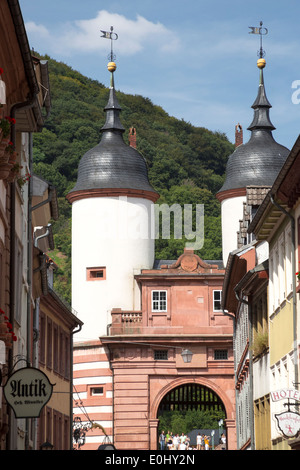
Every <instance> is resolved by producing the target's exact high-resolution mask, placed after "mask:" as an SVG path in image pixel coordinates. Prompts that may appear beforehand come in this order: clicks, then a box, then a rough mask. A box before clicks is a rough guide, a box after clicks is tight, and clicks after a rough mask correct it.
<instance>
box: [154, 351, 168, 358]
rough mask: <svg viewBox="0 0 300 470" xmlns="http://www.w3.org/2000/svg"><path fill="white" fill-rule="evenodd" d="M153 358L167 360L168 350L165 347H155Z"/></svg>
mask: <svg viewBox="0 0 300 470" xmlns="http://www.w3.org/2000/svg"><path fill="white" fill-rule="evenodd" d="M154 360H155V361H167V360H168V350H167V349H157V350H156V351H154Z"/></svg>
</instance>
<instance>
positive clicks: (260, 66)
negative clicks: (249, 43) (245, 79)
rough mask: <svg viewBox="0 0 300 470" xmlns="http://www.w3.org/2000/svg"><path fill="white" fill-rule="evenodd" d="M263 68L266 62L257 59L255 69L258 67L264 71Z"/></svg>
mask: <svg viewBox="0 0 300 470" xmlns="http://www.w3.org/2000/svg"><path fill="white" fill-rule="evenodd" d="M265 66H266V61H265V59H262V58H261V59H258V61H257V67H258V68H259V69H264V68H265Z"/></svg>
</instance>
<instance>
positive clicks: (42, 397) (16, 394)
mask: <svg viewBox="0 0 300 470" xmlns="http://www.w3.org/2000/svg"><path fill="white" fill-rule="evenodd" d="M3 391H4V396H5V399H6V401H7V403H8V404H9V405H10V406H11V407H12V409H13V411H14V413H15V417H16V418H38V417H39V415H40V412H41V410H42V408H43V407H44V406H45V405H46V404H47V403H48V401H49V400H50V398H51V396H52V392H53V385H52V384H51V383H50V381H49V379H48V377H47V376H46V374H44V372H42V371H41V370H39V369H35V368H34V367H26V368H23V369H19V370H17V371H16V372H14V373H13V374H12V375H11V376H10V377H9V379H8V380H7V383H6V385H5V386H4V388H3Z"/></svg>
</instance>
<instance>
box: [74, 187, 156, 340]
mask: <svg viewBox="0 0 300 470" xmlns="http://www.w3.org/2000/svg"><path fill="white" fill-rule="evenodd" d="M152 206H153V202H152V201H150V200H147V199H143V198H137V197H127V196H119V197H92V198H86V199H79V200H77V201H74V202H73V204H72V307H73V308H74V309H75V310H76V311H77V312H78V315H79V318H80V319H81V320H82V321H83V322H84V325H83V327H82V331H81V332H80V333H78V334H77V335H76V340H80V341H89V340H92V339H98V338H99V336H101V335H106V334H107V325H108V324H110V323H111V315H110V312H111V309H112V308H121V309H122V310H139V309H140V295H139V294H140V293H139V288H138V286H137V284H136V281H135V279H134V275H135V274H137V273H139V272H140V270H141V269H143V268H152V267H153V262H154V239H153V236H152V233H153V232H151V224H152V221H153V217H152ZM101 271H102V273H101ZM97 272H100V276H101V277H97V276H96V275H97Z"/></svg>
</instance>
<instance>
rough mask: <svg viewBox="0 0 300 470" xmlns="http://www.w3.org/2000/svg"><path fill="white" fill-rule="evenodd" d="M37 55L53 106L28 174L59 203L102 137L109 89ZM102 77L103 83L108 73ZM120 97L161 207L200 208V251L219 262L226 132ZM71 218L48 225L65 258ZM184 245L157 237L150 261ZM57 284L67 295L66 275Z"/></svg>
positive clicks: (124, 117)
mask: <svg viewBox="0 0 300 470" xmlns="http://www.w3.org/2000/svg"><path fill="white" fill-rule="evenodd" d="M37 55H38V54H37ZM42 58H44V59H46V60H48V66H49V76H50V93H51V101H52V109H51V114H50V116H49V118H48V119H47V120H46V123H45V127H44V128H43V130H42V132H40V133H37V134H34V142H33V143H34V172H35V173H36V174H37V175H40V176H42V177H43V178H44V179H46V180H47V181H50V182H51V183H53V184H54V185H55V186H56V188H57V192H58V195H59V197H60V198H61V201H62V199H64V198H65V196H66V194H67V193H68V192H69V191H70V189H71V188H72V187H74V185H75V183H76V178H77V169H78V164H79V161H80V159H81V157H82V156H83V155H84V153H85V152H86V151H88V150H89V149H91V148H92V147H94V146H95V145H97V144H98V143H99V141H100V139H101V131H100V129H101V127H102V126H103V124H104V122H105V113H104V112H103V109H104V107H105V105H106V103H107V99H108V88H107V87H106V86H104V85H103V84H101V83H100V82H98V81H96V80H91V79H89V78H87V77H85V76H83V75H81V74H80V73H79V72H77V71H75V70H73V69H72V68H71V67H69V66H67V65H66V64H64V63H62V62H57V61H55V60H53V59H51V58H50V57H48V56H45V57H42ZM116 79H117V77H116ZM105 80H106V82H107V84H108V82H109V75H105ZM118 100H119V103H120V105H121V107H122V113H121V120H122V124H123V126H124V127H125V134H124V140H125V141H127V136H128V133H129V128H130V127H132V126H133V127H135V128H136V129H137V148H138V150H139V152H140V153H141V154H142V155H143V157H144V158H145V160H146V162H147V164H148V169H149V179H150V182H151V184H152V186H153V187H154V188H155V189H156V190H157V191H158V192H159V193H160V194H161V195H162V196H161V199H160V201H159V204H160V203H161V201H165V202H166V203H168V204H171V203H179V204H197V203H201V204H204V205H205V244H204V247H203V249H202V250H201V251H200V253H199V254H200V256H201V257H203V258H204V259H216V258H218V259H219V258H220V256H221V244H220V240H221V239H220V208H219V203H218V201H217V200H216V199H215V196H214V195H215V193H216V192H217V191H218V189H219V188H220V187H221V186H222V184H223V181H224V173H225V166H226V162H227V158H228V156H229V155H230V153H232V152H233V150H234V146H233V145H232V144H231V143H230V142H229V141H228V139H227V138H226V136H225V135H224V134H221V133H219V132H211V131H208V130H207V129H204V128H197V127H195V126H193V125H192V124H190V123H187V122H185V121H184V120H179V119H176V118H174V117H172V116H169V115H168V114H167V113H166V112H165V111H164V110H163V109H162V108H161V107H160V106H155V105H153V103H152V102H151V100H150V99H149V98H144V97H142V96H140V95H129V94H125V93H122V92H118ZM61 201H60V205H61V206H62V202H61ZM69 219H70V213H69V212H68V211H66V210H65V209H64V210H63V211H62V213H61V215H60V221H58V222H55V223H54V224H53V226H54V234H55V242H56V243H57V246H59V247H60V248H59V249H61V251H62V253H63V255H64V256H67V257H69V256H70V246H71V235H70V222H69ZM184 244H185V240H174V239H172V238H171V239H170V240H158V241H157V244H156V256H157V257H158V258H161V259H162V258H167V259H175V258H177V257H178V256H179V255H180V254H182V251H183V248H184ZM65 267H66V264H65V262H64V269H65ZM64 275H65V274H64ZM63 283H64V284H66V285H67V287H66V289H65V292H67V296H68V297H70V288H69V285H70V279H69V277H68V280H67V282H66V283H65V279H63Z"/></svg>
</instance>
